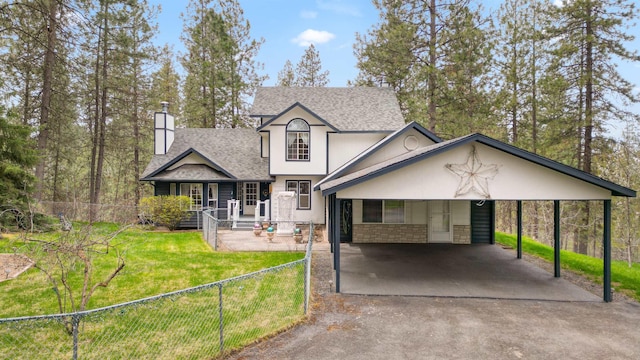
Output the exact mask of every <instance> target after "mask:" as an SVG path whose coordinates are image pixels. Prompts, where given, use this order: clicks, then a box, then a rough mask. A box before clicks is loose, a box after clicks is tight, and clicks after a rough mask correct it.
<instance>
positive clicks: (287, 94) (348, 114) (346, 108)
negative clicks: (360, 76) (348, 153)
mask: <svg viewBox="0 0 640 360" xmlns="http://www.w3.org/2000/svg"><path fill="white" fill-rule="evenodd" d="M295 104H304V106H305V108H307V109H309V111H310V112H311V113H313V114H315V116H317V117H318V119H322V120H323V121H324V122H326V123H327V124H331V126H333V127H334V128H335V129H337V130H338V131H341V132H345V131H395V130H396V129H398V128H399V127H402V126H403V125H404V118H403V116H402V113H401V111H400V106H399V105H398V100H397V99H396V96H395V93H394V91H393V89H391V88H377V87H343V88H333V87H261V88H258V90H257V92H256V96H255V98H254V101H253V105H252V107H251V116H252V117H264V118H271V117H274V116H276V115H279V114H282V113H283V111H285V110H286V109H289V108H291V106H292V105H295Z"/></svg>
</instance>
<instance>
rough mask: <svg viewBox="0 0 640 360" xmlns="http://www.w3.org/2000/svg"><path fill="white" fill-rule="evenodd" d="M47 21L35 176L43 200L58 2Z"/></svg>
mask: <svg viewBox="0 0 640 360" xmlns="http://www.w3.org/2000/svg"><path fill="white" fill-rule="evenodd" d="M47 15H48V20H47V49H46V51H45V55H44V64H43V72H44V73H43V81H42V101H41V104H40V126H39V128H38V144H37V146H38V153H39V155H40V160H39V161H38V164H37V165H36V170H35V176H36V180H37V184H36V191H35V194H34V195H35V197H36V199H38V200H41V199H42V188H43V183H44V167H45V162H46V157H45V156H44V155H45V153H46V151H47V140H48V137H49V110H50V109H51V93H52V86H53V85H52V83H53V68H54V66H55V62H56V53H55V51H56V42H57V32H58V19H57V18H58V1H50V2H49V9H48V14H47Z"/></svg>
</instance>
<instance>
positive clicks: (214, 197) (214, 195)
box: [207, 183, 218, 209]
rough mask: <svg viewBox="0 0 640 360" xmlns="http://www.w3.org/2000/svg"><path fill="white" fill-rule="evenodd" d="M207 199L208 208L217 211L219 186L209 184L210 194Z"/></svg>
mask: <svg viewBox="0 0 640 360" xmlns="http://www.w3.org/2000/svg"><path fill="white" fill-rule="evenodd" d="M207 195H208V197H207V207H208V208H209V209H217V208H218V184H215V183H211V184H209V192H208V194H207Z"/></svg>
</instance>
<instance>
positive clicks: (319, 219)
mask: <svg viewBox="0 0 640 360" xmlns="http://www.w3.org/2000/svg"><path fill="white" fill-rule="evenodd" d="M320 179H322V177H321V176H302V175H289V176H276V181H275V182H273V183H272V184H271V203H272V204H271V218H272V219H274V220H275V219H276V218H277V209H278V199H277V194H278V193H280V192H281V191H286V181H287V180H310V181H311V189H312V190H311V209H310V210H297V209H296V210H294V212H293V213H294V215H293V217H294V219H293V220H295V221H313V223H314V224H324V223H325V199H324V197H322V193H321V192H320V191H313V187H314V186H315V185H316V183H317V182H318V181H320Z"/></svg>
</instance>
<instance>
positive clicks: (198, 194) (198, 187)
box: [180, 184, 202, 211]
mask: <svg viewBox="0 0 640 360" xmlns="http://www.w3.org/2000/svg"><path fill="white" fill-rule="evenodd" d="M180 195H183V196H188V197H189V198H191V206H190V207H189V210H191V211H199V210H202V184H180Z"/></svg>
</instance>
